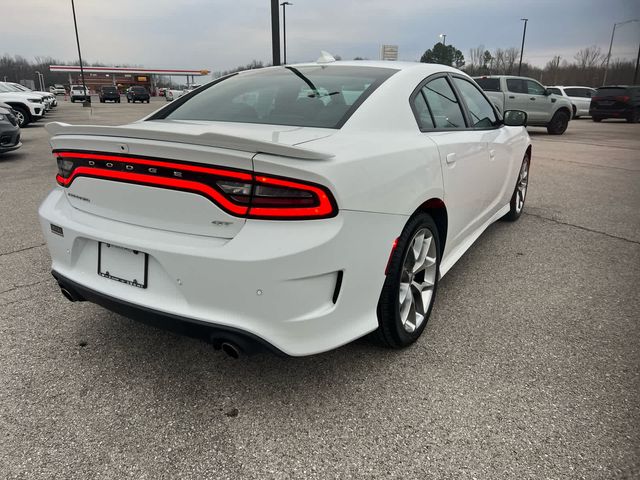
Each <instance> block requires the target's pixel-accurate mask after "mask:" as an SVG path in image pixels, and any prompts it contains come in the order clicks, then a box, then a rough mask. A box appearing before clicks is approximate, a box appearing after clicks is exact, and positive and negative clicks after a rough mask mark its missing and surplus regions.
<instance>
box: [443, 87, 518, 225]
mask: <svg viewBox="0 0 640 480" xmlns="http://www.w3.org/2000/svg"><path fill="white" fill-rule="evenodd" d="M452 79H453V85H454V87H455V88H456V90H457V92H458V94H459V97H460V98H461V100H462V104H463V107H465V108H466V112H467V116H468V119H469V124H470V127H471V128H473V129H474V131H475V134H476V135H480V137H479V138H480V140H481V141H482V143H483V144H484V145H485V147H486V148H487V150H488V153H489V156H488V158H489V161H488V162H486V170H485V171H484V172H482V179H483V183H484V185H483V190H484V194H485V196H484V201H483V205H484V208H485V211H484V212H483V213H482V218H483V219H485V220H487V219H489V218H490V217H492V216H493V215H494V214H495V213H496V212H497V211H498V210H499V209H500V208H502V207H503V206H504V205H505V203H506V202H505V196H506V195H507V192H508V195H509V198H510V195H511V190H513V186H512V185H511V181H510V175H509V172H510V169H511V163H512V162H511V149H510V146H509V141H508V137H509V134H508V133H507V132H505V130H504V129H503V128H501V127H502V121H501V120H500V118H499V116H498V115H497V113H496V111H495V108H494V107H493V105H492V103H491V101H490V100H489V99H488V98H487V96H486V95H485V94H484V93H483V92H482V90H481V89H480V88H478V86H477V85H475V84H474V83H473V82H471V81H470V80H469V79H468V78H466V77H463V76H461V75H452Z"/></svg>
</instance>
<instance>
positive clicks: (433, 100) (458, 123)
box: [422, 77, 466, 129]
mask: <svg viewBox="0 0 640 480" xmlns="http://www.w3.org/2000/svg"><path fill="white" fill-rule="evenodd" d="M422 94H423V95H424V98H425V99H426V101H427V103H428V104H429V107H430V108H431V113H432V114H433V121H434V124H435V128H438V129H451V128H465V127H466V125H465V122H464V115H462V110H461V108H460V104H459V103H458V99H457V98H456V96H455V94H454V93H453V89H452V88H451V85H449V82H447V79H446V78H444V77H439V78H436V79H435V80H431V81H430V82H429V83H427V84H426V85H425V86H424V87H422Z"/></svg>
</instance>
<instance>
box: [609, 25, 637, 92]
mask: <svg viewBox="0 0 640 480" xmlns="http://www.w3.org/2000/svg"><path fill="white" fill-rule="evenodd" d="M637 21H638V19H637V18H634V19H633V20H626V21H624V22H618V23H614V24H613V31H612V32H611V42H609V53H607V65H606V66H605V67H604V78H603V79H602V85H603V86H604V85H606V84H607V73H609V60H611V47H613V37H614V35H615V34H616V27H617V26H618V25H625V24H627V23H632V22H637Z"/></svg>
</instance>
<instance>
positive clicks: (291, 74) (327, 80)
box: [152, 65, 396, 128]
mask: <svg viewBox="0 0 640 480" xmlns="http://www.w3.org/2000/svg"><path fill="white" fill-rule="evenodd" d="M395 72H396V70H394V69H390V68H376V67H359V66H358V67H348V66H338V65H318V66H316V65H313V66H306V67H296V68H294V67H284V68H274V69H264V70H254V71H250V72H245V73H241V74H238V75H234V76H230V77H228V78H226V79H223V80H222V81H219V82H218V83H214V84H211V85H210V86H205V87H202V88H200V89H198V90H196V93H195V94H194V95H193V96H191V97H189V98H188V99H186V100H185V101H184V103H178V104H177V107H176V108H175V109H172V108H171V107H170V108H169V109H167V110H165V111H166V112H168V113H166V114H163V115H165V116H164V117H162V116H158V117H152V119H153V118H167V119H174V120H210V121H220V122H241V123H262V124H271V125H292V126H299V127H322V128H340V127H341V126H342V125H343V124H344V122H346V121H347V119H348V118H349V117H350V116H351V115H352V114H353V112H354V111H355V110H356V109H357V108H358V107H359V106H360V104H361V103H362V102H363V101H364V100H365V99H366V98H367V96H369V95H370V94H371V93H372V92H373V91H374V90H375V89H376V88H378V86H380V85H381V84H382V82H384V81H385V80H386V79H387V78H389V77H390V76H391V75H393V74H394V73H395Z"/></svg>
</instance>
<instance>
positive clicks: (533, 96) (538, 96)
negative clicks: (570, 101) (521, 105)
mask: <svg viewBox="0 0 640 480" xmlns="http://www.w3.org/2000/svg"><path fill="white" fill-rule="evenodd" d="M524 83H525V86H526V89H527V95H528V97H529V108H528V110H525V112H527V113H529V120H530V121H531V123H534V122H535V123H547V122H549V120H551V112H552V111H553V106H552V103H555V102H557V98H555V97H554V96H553V95H547V89H546V88H545V87H543V86H542V85H540V84H539V83H538V82H536V81H535V80H529V79H526V80H524Z"/></svg>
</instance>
